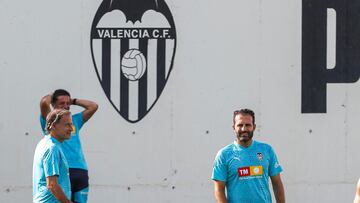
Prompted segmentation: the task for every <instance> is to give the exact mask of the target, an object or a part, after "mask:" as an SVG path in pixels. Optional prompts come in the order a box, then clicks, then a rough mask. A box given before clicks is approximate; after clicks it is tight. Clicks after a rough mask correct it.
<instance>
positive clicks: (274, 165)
mask: <svg viewBox="0 0 360 203" xmlns="http://www.w3.org/2000/svg"><path fill="white" fill-rule="evenodd" d="M269 156H270V163H269V176H270V177H272V176H276V175H278V174H279V173H280V172H282V171H283V169H282V167H281V166H280V164H279V161H278V159H277V157H276V154H275V152H274V150H273V149H272V147H270V149H269Z"/></svg>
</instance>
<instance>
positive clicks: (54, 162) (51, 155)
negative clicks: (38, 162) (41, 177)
mask: <svg viewBox="0 0 360 203" xmlns="http://www.w3.org/2000/svg"><path fill="white" fill-rule="evenodd" d="M59 164H60V151H59V149H58V148H57V147H55V146H53V147H51V148H49V149H48V150H47V151H46V152H45V154H44V158H43V166H44V173H45V177H48V176H55V175H59V174H60V170H59V168H60V167H59Z"/></svg>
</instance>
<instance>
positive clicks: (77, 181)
mask: <svg viewBox="0 0 360 203" xmlns="http://www.w3.org/2000/svg"><path fill="white" fill-rule="evenodd" d="M69 173H70V183H71V201H73V202H74V203H86V202H87V198H88V192H89V176H88V171H87V170H84V169H79V168H69Z"/></svg>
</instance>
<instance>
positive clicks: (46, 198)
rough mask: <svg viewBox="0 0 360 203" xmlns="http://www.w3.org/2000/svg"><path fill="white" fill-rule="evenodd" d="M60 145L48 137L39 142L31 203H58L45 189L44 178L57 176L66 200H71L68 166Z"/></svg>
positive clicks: (34, 164) (34, 167)
mask: <svg viewBox="0 0 360 203" xmlns="http://www.w3.org/2000/svg"><path fill="white" fill-rule="evenodd" d="M60 145H61V143H60V142H59V141H58V140H56V139H55V138H53V137H51V136H50V135H45V137H44V138H43V139H42V140H40V142H39V143H38V145H37V146H36V149H35V155H34V163H33V202H34V203H43V202H46V203H55V202H58V201H57V199H56V198H55V197H54V195H53V194H52V193H51V192H50V190H49V189H48V188H47V187H46V177H49V176H57V177H58V179H57V182H58V184H59V185H60V187H61V189H62V190H63V192H64V193H65V195H66V197H67V198H68V199H70V198H71V186H70V177H69V166H68V164H67V161H66V158H65V156H64V154H63V152H62V150H61V148H60Z"/></svg>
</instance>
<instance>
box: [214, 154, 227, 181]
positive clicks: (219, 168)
mask: <svg viewBox="0 0 360 203" xmlns="http://www.w3.org/2000/svg"><path fill="white" fill-rule="evenodd" d="M211 179H213V180H219V181H223V182H226V180H227V166H226V159H225V157H224V154H223V152H222V150H220V151H219V152H218V154H217V155H216V158H215V161H214V166H213V171H212V175H211Z"/></svg>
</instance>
